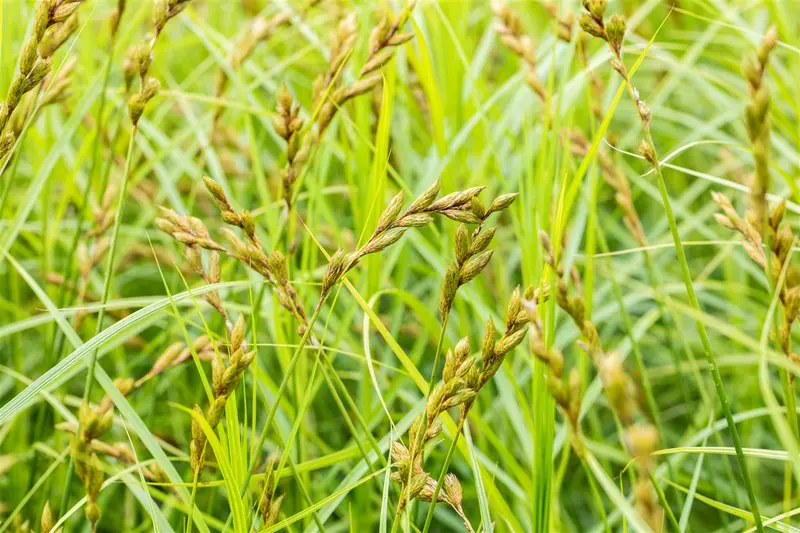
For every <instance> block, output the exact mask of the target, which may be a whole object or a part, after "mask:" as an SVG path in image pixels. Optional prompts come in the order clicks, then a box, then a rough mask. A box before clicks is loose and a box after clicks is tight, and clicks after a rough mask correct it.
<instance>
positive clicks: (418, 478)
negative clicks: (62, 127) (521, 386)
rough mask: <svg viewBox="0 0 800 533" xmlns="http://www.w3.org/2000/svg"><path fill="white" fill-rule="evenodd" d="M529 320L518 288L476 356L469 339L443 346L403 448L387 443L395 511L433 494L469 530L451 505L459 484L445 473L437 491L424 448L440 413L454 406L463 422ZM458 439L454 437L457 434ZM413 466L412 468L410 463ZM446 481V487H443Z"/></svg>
mask: <svg viewBox="0 0 800 533" xmlns="http://www.w3.org/2000/svg"><path fill="white" fill-rule="evenodd" d="M524 296H525V299H526V300H531V301H536V302H538V301H540V299H544V298H546V297H547V291H540V290H538V289H536V288H535V287H533V286H530V287H528V288H527V289H526V290H525V294H524ZM528 322H529V318H528V314H527V313H526V312H525V311H524V310H523V308H522V297H521V295H520V290H519V287H517V288H516V289H514V292H513V293H512V295H511V299H510V301H509V304H508V310H507V313H506V330H505V332H504V333H503V335H502V336H501V337H500V339H499V340H498V339H497V338H496V337H497V331H496V328H495V325H494V321H492V319H491V318H489V320H488V321H487V323H486V328H485V329H484V337H483V344H482V346H481V356H480V358H478V357H476V356H472V355H471V350H470V344H469V338H467V337H464V338H463V339H461V340H460V341H459V342H458V343H457V344H456V346H455V348H452V349H450V350H448V352H447V355H446V356H445V364H444V370H443V372H442V381H441V382H439V383H438V384H437V385H436V386H435V387H433V388H432V389H431V391H430V392H429V394H428V398H427V400H426V403H425V412H424V413H423V414H420V415H418V416H417V417H416V418H415V419H414V422H412V424H411V427H410V428H409V430H408V447H406V446H405V445H403V444H402V442H400V441H396V442H394V443H393V444H392V457H393V459H394V462H395V464H394V466H395V470H394V471H393V472H392V476H391V477H392V479H393V480H394V481H395V482H397V483H399V484H400V485H401V488H402V492H401V499H400V502H399V505H398V513H399V512H400V511H401V510H402V509H403V508H404V507H405V506H406V505H407V504H408V503H409V502H410V501H411V500H414V499H419V500H422V501H431V500H432V499H433V498H434V497H436V498H437V501H441V502H444V503H447V504H449V505H451V506H452V507H453V508H454V509H455V510H456V512H457V513H458V514H459V515H460V516H461V517H462V518H463V519H464V521H465V525H466V527H467V529H468V530H469V531H472V528H471V526H470V525H469V522H468V520H467V519H466V517H465V516H464V514H463V510H462V509H460V497H459V498H458V500H457V501H458V505H454V503H453V501H454V498H453V491H454V490H455V491H456V493H457V494H458V495H459V496H460V494H461V492H460V484H459V485H457V487H458V488H457V489H454V487H455V486H456V485H455V484H456V483H458V480H457V479H456V478H455V476H454V475H453V474H448V476H447V477H445V480H444V485H443V488H444V494H441V493H439V494H438V495H437V493H436V490H437V483H436V481H435V480H434V479H433V478H432V477H431V476H430V474H428V473H427V472H426V471H425V470H424V469H423V466H422V459H423V452H424V450H425V447H426V445H427V444H428V443H429V442H431V441H432V440H433V439H435V438H436V437H437V436H438V435H439V433H440V432H441V422H440V420H439V417H440V416H441V414H442V413H444V412H445V411H447V410H448V409H452V408H454V407H458V408H459V412H460V414H459V427H460V426H461V425H462V424H463V423H464V421H465V420H466V418H467V416H468V414H469V411H470V409H471V408H472V406H473V404H474V402H475V398H476V396H477V395H478V393H479V392H480V391H481V389H482V388H483V387H484V386H485V385H486V384H487V383H488V382H489V380H491V378H492V377H493V376H494V375H495V374H496V373H497V371H498V370H499V369H500V367H501V366H502V364H503V361H504V360H505V358H506V356H507V355H508V354H509V353H510V352H511V351H512V350H513V349H514V348H516V347H517V346H518V345H519V344H520V343H521V342H522V341H523V340H524V339H525V336H526V335H527V333H528V328H527V325H528ZM456 437H457V436H456ZM412 465H413V466H412ZM448 484H450V485H451V486H450V487H448Z"/></svg>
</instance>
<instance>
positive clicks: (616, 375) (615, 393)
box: [528, 232, 663, 531]
mask: <svg viewBox="0 0 800 533" xmlns="http://www.w3.org/2000/svg"><path fill="white" fill-rule="evenodd" d="M540 238H541V241H542V247H543V248H544V250H545V254H546V255H545V262H547V264H549V265H550V266H551V267H552V268H553V270H554V271H555V272H556V273H557V276H558V279H557V280H556V288H555V297H556V303H557V304H558V306H559V307H560V308H561V309H562V310H564V311H565V312H566V313H567V314H568V315H569V316H570V318H572V321H573V322H574V323H575V326H576V327H577V328H578V330H579V331H580V332H581V335H582V337H583V340H581V341H578V345H579V346H580V347H581V349H583V351H585V352H586V354H587V355H588V356H589V358H590V359H591V361H592V363H593V365H594V367H595V370H596V371H597V373H598V375H599V376H600V381H601V382H602V384H603V389H604V391H605V393H606V397H607V398H608V402H609V405H610V406H611V409H612V410H613V411H614V413H616V415H617V416H618V417H619V420H620V422H621V423H622V426H623V428H624V431H625V434H624V442H625V447H626V450H627V451H628V453H629V454H630V455H631V457H633V458H634V459H636V460H637V464H638V466H639V468H638V476H637V480H636V485H635V487H634V494H635V495H636V506H637V509H638V511H639V514H640V516H641V517H642V518H643V519H644V520H645V521H646V522H647V524H648V525H649V526H650V527H651V529H652V530H653V531H660V530H661V521H662V517H663V510H662V509H661V507H660V506H659V504H658V502H657V501H656V499H655V496H654V491H653V488H652V487H651V486H650V473H651V472H652V460H651V458H650V454H651V453H652V452H654V451H655V450H656V448H657V445H658V431H657V430H656V428H655V426H653V425H652V424H651V423H650V422H647V421H637V418H642V417H641V413H640V410H639V406H638V402H637V401H636V397H635V392H634V386H633V381H632V380H631V378H630V376H628V374H627V372H626V371H625V368H624V367H623V366H622V360H621V358H620V357H619V354H617V353H615V352H610V353H609V352H606V351H605V350H604V349H603V347H602V345H601V343H600V335H599V334H598V331H597V327H596V326H595V324H594V322H592V320H591V318H590V317H588V316H586V306H585V303H584V300H583V296H582V295H580V294H578V295H575V296H572V295H571V294H570V290H569V285H568V283H567V279H566V278H565V276H564V272H563V268H562V266H561V265H560V264H559V263H558V262H557V260H556V257H555V256H554V254H553V247H552V244H551V241H550V237H549V236H548V235H547V234H546V233H544V232H542V233H541V234H540ZM528 307H529V309H530V306H528ZM534 348H535V351H534V353H535V355H536V356H537V357H539V358H540V359H543V360H545V361H547V362H548V364H549V365H550V366H551V367H552V366H555V367H556V368H558V367H559V366H560V364H559V362H558V361H557V355H556V354H555V353H553V352H552V351H551V352H547V351H546V349H542V348H541V347H540V346H534ZM571 379H575V378H571ZM571 389H572V387H571ZM550 390H551V393H553V395H554V398H555V399H556V403H557V404H558V405H559V407H560V408H561V409H562V410H565V412H566V414H567V416H568V417H569V418H568V420H570V423H571V424H575V427H573V433H574V435H573V436H577V435H578V434H579V431H580V430H579V427H578V426H577V421H578V414H579V405H580V403H579V400H580V397H579V393H578V392H577V391H575V390H571V391H570V394H568V395H566V394H561V393H560V391H559V390H558V386H557V385H552V386H550ZM642 435H648V436H650V438H648V439H644V438H643V437H642ZM582 449H583V447H582V445H579V447H576V448H575V450H576V453H580V451H581V450H582Z"/></svg>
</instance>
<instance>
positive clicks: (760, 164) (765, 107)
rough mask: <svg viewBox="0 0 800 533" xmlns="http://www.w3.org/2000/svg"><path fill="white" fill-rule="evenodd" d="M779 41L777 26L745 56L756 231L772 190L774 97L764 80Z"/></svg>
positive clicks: (743, 65) (747, 123)
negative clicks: (753, 51) (771, 110)
mask: <svg viewBox="0 0 800 533" xmlns="http://www.w3.org/2000/svg"><path fill="white" fill-rule="evenodd" d="M777 41H778V31H777V29H776V28H775V26H772V27H770V29H769V30H767V33H766V35H765V36H764V39H763V40H762V41H761V45H760V46H759V47H758V50H756V52H755V53H754V54H748V55H746V56H745V58H744V61H743V62H742V74H743V75H744V77H745V79H746V80H747V89H748V91H749V93H750V102H749V103H748V104H747V107H746V108H745V115H744V116H745V121H744V123H745V126H746V128H747V136H748V137H749V138H750V143H751V145H752V147H753V160H754V161H755V173H754V175H753V178H752V180H751V181H750V209H751V210H752V212H753V217H754V221H753V223H754V224H755V226H756V228H761V227H762V225H763V223H764V220H765V217H766V216H767V212H768V211H769V208H768V205H767V191H768V190H769V181H770V180H769V153H770V105H771V104H770V100H771V99H770V94H769V88H768V87H767V84H766V83H765V81H764V76H765V74H766V71H767V64H768V63H769V56H770V53H771V52H772V50H773V48H775V44H776V43H777Z"/></svg>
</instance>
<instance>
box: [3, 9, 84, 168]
mask: <svg viewBox="0 0 800 533" xmlns="http://www.w3.org/2000/svg"><path fill="white" fill-rule="evenodd" d="M82 3H83V0H41V1H40V2H39V5H38V6H37V7H36V12H35V13H34V20H33V31H32V33H31V36H30V37H29V38H28V41H27V42H26V43H25V46H23V48H22V52H21V54H20V58H19V73H18V74H16V75H15V76H14V77H13V78H12V80H11V85H9V87H8V94H6V99H5V101H4V102H2V103H0V160H2V159H3V158H4V157H5V156H6V155H7V154H8V153H9V152H10V151H11V149H12V148H13V146H14V143H15V142H16V140H17V135H18V134H19V130H18V129H17V128H15V127H11V128H8V127H7V126H8V125H9V121H11V123H12V124H13V123H14V122H18V121H19V120H22V122H24V117H25V115H24V114H23V117H22V118H21V119H20V118H18V119H17V120H11V119H12V116H13V114H14V111H15V110H16V109H17V107H18V106H19V105H20V103H21V102H22V101H23V97H25V95H26V94H28V93H29V92H30V91H32V90H33V89H35V88H36V87H38V86H39V85H40V84H41V83H42V81H43V80H44V79H45V78H46V77H47V75H48V74H49V73H50V70H51V68H52V64H53V54H55V52H56V50H58V48H59V47H60V46H61V45H62V44H64V41H66V40H67V39H68V38H69V37H70V36H71V35H72V34H73V33H74V32H75V30H76V29H77V27H78V14H77V10H78V8H79V7H80V6H81V4H82ZM62 90H63V89H62ZM33 105H35V103H34V102H30V103H29V104H28V106H33ZM26 107H27V106H26ZM19 129H20V130H21V127H20V128H19Z"/></svg>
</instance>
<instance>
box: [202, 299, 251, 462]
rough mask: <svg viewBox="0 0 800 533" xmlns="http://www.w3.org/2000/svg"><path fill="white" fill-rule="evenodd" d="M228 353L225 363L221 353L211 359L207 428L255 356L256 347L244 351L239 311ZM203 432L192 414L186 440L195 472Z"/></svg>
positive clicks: (217, 418) (216, 422)
mask: <svg viewBox="0 0 800 533" xmlns="http://www.w3.org/2000/svg"><path fill="white" fill-rule="evenodd" d="M230 351H231V353H230V356H229V357H228V364H227V365H226V364H225V362H224V361H223V360H222V357H221V356H217V357H214V358H213V359H212V360H211V386H212V389H213V393H214V399H213V401H212V402H211V405H210V406H209V407H208V409H207V410H206V412H205V418H206V421H207V422H208V425H209V426H210V427H211V429H216V427H217V426H218V425H219V423H220V421H221V420H222V414H223V413H224V412H225V404H226V403H227V402H228V398H229V397H230V395H231V393H232V392H233V391H234V390H235V389H236V385H237V384H238V383H239V380H240V379H241V378H242V375H244V371H245V370H247V367H249V366H250V363H252V362H253V360H254V359H255V357H256V351H255V350H251V351H247V344H246V343H245V341H244V315H239V319H238V320H237V321H236V324H235V325H234V326H233V330H232V331H231V338H230ZM194 410H195V411H196V412H198V413H200V414H202V413H203V411H202V410H201V409H200V406H199V405H197V404H195V406H194ZM206 440H207V437H206V434H205V432H204V431H203V428H202V427H201V426H200V422H198V421H197V419H195V418H192V440H191V441H190V443H189V458H190V460H191V464H192V471H193V472H195V475H199V474H200V472H201V471H202V470H203V466H204V465H205V448H206Z"/></svg>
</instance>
